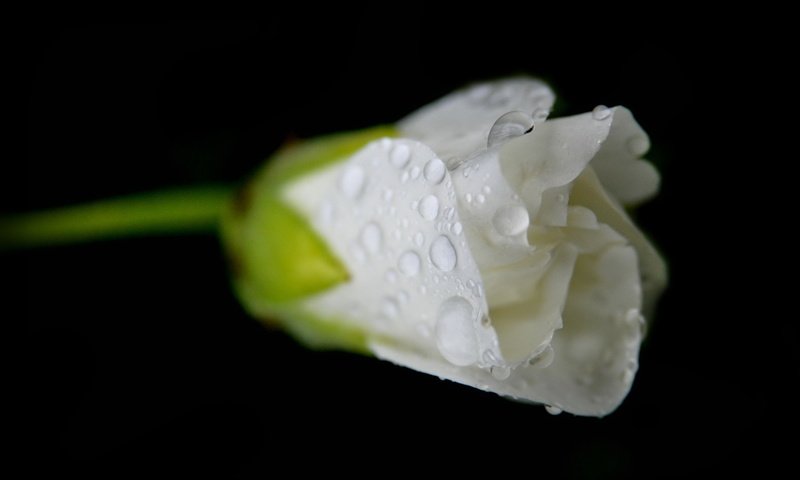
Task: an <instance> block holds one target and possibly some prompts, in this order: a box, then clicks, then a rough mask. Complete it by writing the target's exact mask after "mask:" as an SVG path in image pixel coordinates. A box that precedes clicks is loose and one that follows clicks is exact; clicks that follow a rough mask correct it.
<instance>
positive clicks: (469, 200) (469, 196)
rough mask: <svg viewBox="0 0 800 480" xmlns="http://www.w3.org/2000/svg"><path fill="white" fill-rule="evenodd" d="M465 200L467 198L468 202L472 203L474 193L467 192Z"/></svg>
mask: <svg viewBox="0 0 800 480" xmlns="http://www.w3.org/2000/svg"><path fill="white" fill-rule="evenodd" d="M464 200H466V201H467V203H472V194H471V193H467V194H466V195H464Z"/></svg>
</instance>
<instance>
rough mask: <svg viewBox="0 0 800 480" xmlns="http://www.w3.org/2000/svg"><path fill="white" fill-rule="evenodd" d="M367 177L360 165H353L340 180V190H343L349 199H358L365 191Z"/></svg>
mask: <svg viewBox="0 0 800 480" xmlns="http://www.w3.org/2000/svg"><path fill="white" fill-rule="evenodd" d="M365 177H366V175H365V174H364V169H362V168H361V167H359V166H358V165H352V166H350V167H348V168H347V170H345V171H344V173H343V174H342V176H341V177H340V178H339V190H341V191H342V193H343V194H344V196H345V197H347V198H351V199H355V198H358V196H359V195H361V192H362V191H363V190H364V179H365Z"/></svg>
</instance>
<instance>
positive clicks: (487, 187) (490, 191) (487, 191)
mask: <svg viewBox="0 0 800 480" xmlns="http://www.w3.org/2000/svg"><path fill="white" fill-rule="evenodd" d="M483 193H485V194H486V195H489V194H490V193H492V187H490V186H489V185H484V186H483Z"/></svg>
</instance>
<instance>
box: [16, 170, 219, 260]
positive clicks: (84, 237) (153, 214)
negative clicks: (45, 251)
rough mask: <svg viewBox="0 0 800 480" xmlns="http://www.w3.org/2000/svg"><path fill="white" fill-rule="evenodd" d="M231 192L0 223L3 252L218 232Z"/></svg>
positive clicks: (125, 202) (182, 194)
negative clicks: (145, 237) (157, 235)
mask: <svg viewBox="0 0 800 480" xmlns="http://www.w3.org/2000/svg"><path fill="white" fill-rule="evenodd" d="M231 193H232V189H231V188H229V187H221V186H210V187H208V186H207V187H197V188H187V189H175V190H170V191H162V192H150V193H144V194H139V195H134V196H130V197H122V198H115V199H109V200H100V201H97V202H93V203H88V204H85V205H77V206H71V207H64V208H57V209H53V210H47V211H41V212H33V213H25V214H20V215H16V216H11V217H6V218H0V250H10V249H15V248H31V247H40V246H50V245H63V244H68V243H78V242H87V241H93V240H105V239H110V238H119V237H129V236H140V235H152V234H174V233H201V232H210V231H214V229H215V228H216V227H217V224H218V223H219V219H220V215H221V214H222V210H223V208H225V205H226V203H227V201H228V199H229V198H230V196H231Z"/></svg>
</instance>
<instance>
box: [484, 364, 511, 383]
mask: <svg viewBox="0 0 800 480" xmlns="http://www.w3.org/2000/svg"><path fill="white" fill-rule="evenodd" d="M489 370H490V371H491V372H492V376H493V377H494V378H496V379H497V380H505V379H507V378H508V377H510V376H511V368H509V367H506V366H502V365H494V366H492V367H491V368H490V369H489Z"/></svg>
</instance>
